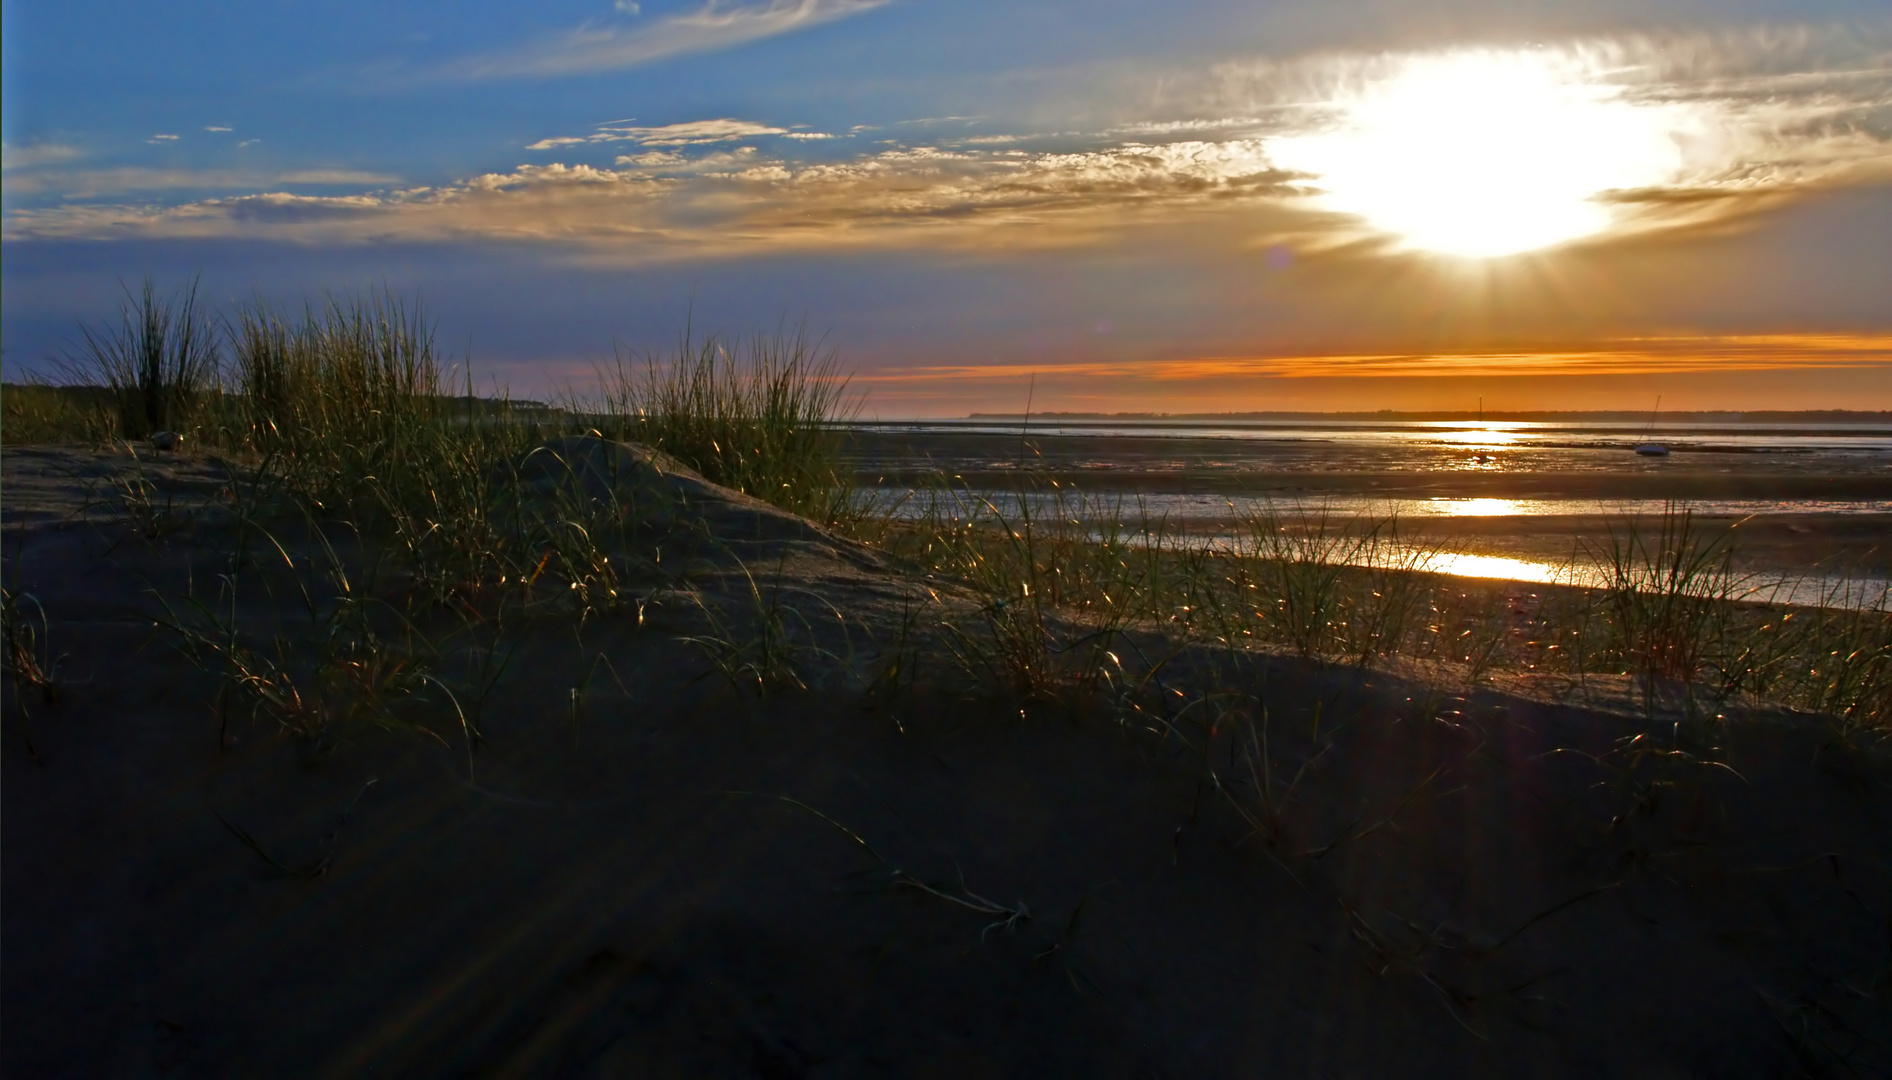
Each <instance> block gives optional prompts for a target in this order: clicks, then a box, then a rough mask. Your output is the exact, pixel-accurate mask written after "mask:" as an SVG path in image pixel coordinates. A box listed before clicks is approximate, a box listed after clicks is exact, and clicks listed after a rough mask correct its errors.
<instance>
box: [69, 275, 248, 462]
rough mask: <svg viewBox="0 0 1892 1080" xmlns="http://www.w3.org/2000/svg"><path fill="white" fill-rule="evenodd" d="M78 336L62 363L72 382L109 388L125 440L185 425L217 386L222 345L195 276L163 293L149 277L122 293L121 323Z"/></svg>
mask: <svg viewBox="0 0 1892 1080" xmlns="http://www.w3.org/2000/svg"><path fill="white" fill-rule="evenodd" d="M80 339H81V344H80V346H79V347H78V349H77V350H76V351H74V352H72V353H70V354H69V355H67V356H66V358H65V359H64V361H63V363H62V366H63V367H64V368H65V370H66V373H67V376H68V380H69V381H71V382H74V383H77V384H89V385H98V386H104V387H106V388H107V389H108V390H110V391H111V395H112V399H113V404H114V405H115V407H116V412H117V422H118V434H119V435H120V436H123V437H124V438H128V439H142V438H144V437H146V436H147V435H150V434H151V433H152V432H156V431H176V430H178V429H180V428H183V427H185V426H186V425H187V422H188V421H189V420H191V419H193V418H194V416H195V414H196V412H197V410H198V409H199V408H200V407H201V406H202V405H203V404H204V402H205V399H206V398H207V397H209V396H211V395H212V394H214V393H215V391H216V390H217V384H218V378H219V375H220V373H221V369H222V363H223V357H222V344H223V343H222V341H221V339H220V337H219V335H218V333H217V331H216V327H215V324H214V319H213V317H212V315H211V313H210V311H209V309H208V308H207V307H206V306H205V305H204V304H203V302H202V300H201V299H200V298H199V296H198V283H197V282H196V281H192V282H191V283H190V284H189V285H186V286H184V287H183V288H181V289H179V290H178V291H177V292H175V293H173V294H171V295H169V296H161V295H159V293H158V290H157V286H156V284H155V283H153V282H152V280H151V279H150V278H146V279H145V281H144V286H143V288H142V289H140V290H139V291H138V292H137V293H133V292H132V291H131V290H130V289H129V288H127V289H126V290H125V295H124V297H123V299H122V300H121V301H120V303H119V311H118V320H117V322H116V323H113V322H109V321H108V322H101V323H99V324H98V325H96V326H81V327H80Z"/></svg>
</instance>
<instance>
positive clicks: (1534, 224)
mask: <svg viewBox="0 0 1892 1080" xmlns="http://www.w3.org/2000/svg"><path fill="white" fill-rule="evenodd" d="M1333 106H1334V107H1333V109H1332V112H1331V113H1330V119H1329V122H1328V123H1327V124H1326V125H1325V126H1324V127H1322V128H1320V129H1318V130H1314V131H1310V132H1308V133H1306V134H1299V135H1288V136H1283V137H1280V138H1278V139H1276V140H1275V141H1274V143H1273V145H1272V146H1271V147H1270V156H1271V157H1272V158H1273V160H1274V161H1275V163H1276V164H1277V165H1279V166H1281V167H1283V168H1287V169H1291V170H1294V171H1296V172H1301V173H1306V174H1310V175H1311V176H1313V177H1314V179H1313V180H1312V181H1311V183H1312V184H1313V186H1315V187H1317V188H1318V189H1320V191H1321V192H1322V194H1321V196H1320V198H1321V201H1322V203H1323V205H1324V206H1326V207H1327V208H1328V209H1331V210H1336V211H1340V212H1343V213H1348V214H1354V215H1358V216H1359V217H1361V218H1364V219H1365V220H1366V221H1367V222H1368V223H1369V224H1370V225H1371V226H1373V227H1374V228H1375V229H1378V230H1380V231H1383V232H1386V233H1390V234H1393V235H1394V236H1397V237H1399V238H1401V239H1402V240H1403V241H1404V243H1405V244H1406V245H1408V246H1410V247H1413V248H1418V249H1421V250H1425V251H1431V252H1436V253H1439V254H1445V255H1458V256H1466V257H1474V258H1489V257H1493V256H1500V255H1512V254H1516V253H1519V252H1524V251H1532V250H1536V249H1539V248H1546V247H1551V246H1554V245H1557V244H1562V243H1567V242H1569V241H1572V240H1577V239H1581V238H1583V237H1586V236H1593V235H1596V234H1598V233H1601V232H1604V231H1605V230H1607V229H1608V228H1609V227H1610V226H1611V225H1612V224H1613V223H1614V220H1615V218H1614V214H1613V213H1612V208H1611V206H1610V204H1609V203H1608V202H1607V201H1606V200H1605V199H1604V198H1603V196H1606V195H1607V193H1609V192H1611V191H1620V190H1624V189H1633V188H1644V187H1651V186H1655V185H1658V184H1662V183H1665V182H1668V181H1670V180H1672V179H1673V178H1674V177H1675V175H1676V174H1677V173H1679V172H1680V171H1681V169H1682V166H1683V155H1682V149H1681V144H1680V140H1679V139H1678V130H1677V129H1678V123H1677V117H1676V116H1675V115H1674V114H1673V112H1672V111H1671V110H1670V109H1669V108H1667V107H1665V106H1662V105H1659V104H1645V103H1641V102H1637V101H1634V100H1631V99H1629V98H1628V97H1626V95H1625V92H1624V88H1623V87H1622V86H1620V85H1611V84H1610V83H1609V82H1606V81H1604V79H1603V78H1602V76H1601V73H1598V72H1593V71H1588V70H1585V66H1584V65H1583V64H1582V63H1581V62H1579V61H1578V60H1576V59H1573V58H1571V57H1569V56H1565V55H1561V54H1558V53H1555V52H1552V51H1548V50H1534V49H1518V50H1494V49H1480V50H1466V51H1457V52H1451V53H1444V54H1436V55H1430V56H1421V57H1412V58H1408V59H1405V60H1403V61H1400V62H1397V63H1395V64H1393V65H1392V66H1391V68H1390V70H1387V71H1386V72H1385V73H1384V74H1383V75H1381V76H1379V77H1377V78H1373V79H1369V80H1362V81H1361V84H1360V85H1358V86H1356V87H1354V88H1352V89H1350V90H1348V91H1346V92H1344V93H1342V94H1340V95H1339V96H1338V97H1337V98H1336V99H1335V100H1334V102H1333Z"/></svg>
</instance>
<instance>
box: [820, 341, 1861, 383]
mask: <svg viewBox="0 0 1892 1080" xmlns="http://www.w3.org/2000/svg"><path fill="white" fill-rule="evenodd" d="M1819 370H1824V371H1857V370H1892V335H1885V334H1878V335H1873V334H1748V335H1697V336H1669V337H1632V338H1614V339H1604V340H1601V341H1592V342H1585V343H1582V344H1576V345H1571V344H1554V343H1549V344H1538V345H1527V346H1523V347H1520V348H1517V349H1512V350H1506V351H1472V352H1438V353H1366V354H1357V353H1349V354H1339V355H1331V354H1319V355H1307V354H1295V353H1289V354H1283V355H1277V356H1207V357H1187V358H1177V359H1167V360H1132V361H1124V362H1117V363H1083V362H1078V363H1045V364H1017V363H1010V364H953V365H924V366H914V367H907V368H895V369H891V370H883V371H878V372H865V373H860V374H857V375H855V376H854V380H853V381H854V382H856V383H859V384H860V385H862V386H864V387H865V386H875V385H882V384H891V385H898V384H906V383H920V384H925V383H932V384H948V385H949V384H952V383H964V382H974V383H978V382H982V381H988V380H992V379H1000V378H1007V379H1023V378H1026V377H1027V376H1038V377H1040V378H1045V377H1051V378H1084V379H1113V380H1123V381H1128V382H1132V383H1136V384H1141V385H1143V386H1152V384H1170V385H1174V384H1180V383H1204V384H1214V383H1223V382H1227V383H1241V382H1242V381H1244V380H1252V379H1256V378H1277V379H1303V378H1318V379H1334V378H1410V377H1413V376H1458V377H1466V376H1477V377H1482V378H1491V377H1502V376H1517V375H1525V376H1570V375H1638V376H1643V375H1659V374H1702V373H1708V372H1752V371H1819Z"/></svg>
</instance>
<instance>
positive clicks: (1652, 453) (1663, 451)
mask: <svg viewBox="0 0 1892 1080" xmlns="http://www.w3.org/2000/svg"><path fill="white" fill-rule="evenodd" d="M1661 411H1662V395H1661V394H1657V395H1656V403H1655V412H1652V413H1650V414H1649V425H1648V426H1647V427H1645V428H1643V429H1642V437H1643V442H1642V443H1641V444H1640V445H1638V446H1637V447H1636V453H1638V454H1641V455H1642V456H1643V457H1668V456H1669V448H1668V447H1666V446H1663V445H1662V444H1661V443H1659V442H1656V441H1655V439H1654V438H1653V437H1652V436H1654V434H1655V423H1656V415H1657V414H1658V413H1660V412H1661Z"/></svg>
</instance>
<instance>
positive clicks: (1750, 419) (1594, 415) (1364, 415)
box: [966, 409, 1892, 424]
mask: <svg viewBox="0 0 1892 1080" xmlns="http://www.w3.org/2000/svg"><path fill="white" fill-rule="evenodd" d="M1650 418H1651V414H1650V413H1648V412H1630V411H1624V410H1609V411H1588V412H1586V411H1578V410H1568V411H1548V410H1540V411H1534V412H1497V411H1495V410H1494V411H1487V412H1484V413H1482V414H1481V413H1478V412H1475V411H1473V410H1471V409H1454V410H1448V411H1442V412H1396V411H1394V410H1392V409H1381V410H1378V411H1376V412H1225V413H1159V412H1118V413H1102V412H1034V413H1030V414H1026V413H1015V412H1014V413H986V412H976V413H971V414H969V415H968V416H967V417H966V419H968V420H1027V419H1029V420H1125V421H1136V420H1214V421H1221V422H1230V421H1240V420H1479V419H1483V420H1518V421H1559V422H1571V421H1576V422H1583V421H1589V422H1593V423H1615V422H1629V421H1634V422H1636V423H1647V422H1648V421H1649V420H1650ZM1656 418H1657V419H1660V420H1665V421H1671V422H1673V421H1682V422H1696V423H1712V424H1728V423H1747V424H1783V423H1801V424H1806V423H1811V424H1892V410H1884V409H1880V410H1856V409H1802V410H1798V411H1790V410H1785V409H1756V410H1749V411H1747V412H1684V411H1676V412H1664V413H1661V414H1660V415H1659V416H1657V417H1656Z"/></svg>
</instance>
